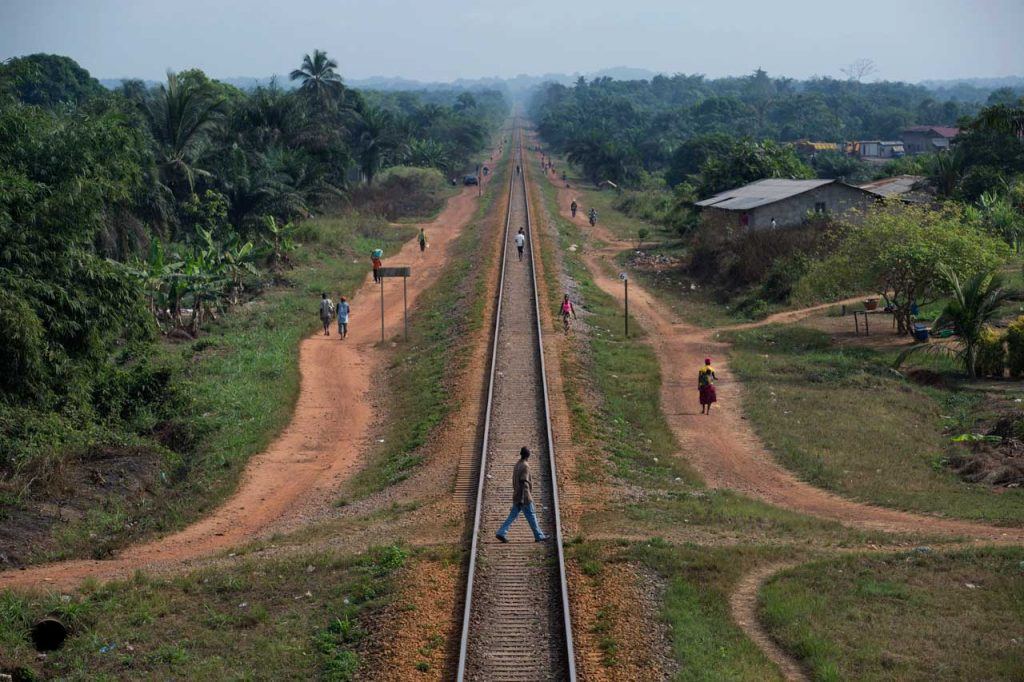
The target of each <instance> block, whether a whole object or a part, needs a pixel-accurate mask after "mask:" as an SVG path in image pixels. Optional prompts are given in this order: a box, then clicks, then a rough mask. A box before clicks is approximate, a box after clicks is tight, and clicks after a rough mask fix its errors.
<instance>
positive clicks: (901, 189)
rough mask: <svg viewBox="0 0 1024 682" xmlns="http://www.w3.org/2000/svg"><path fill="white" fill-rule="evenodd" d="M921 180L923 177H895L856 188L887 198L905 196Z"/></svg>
mask: <svg viewBox="0 0 1024 682" xmlns="http://www.w3.org/2000/svg"><path fill="white" fill-rule="evenodd" d="M923 180H924V176H923V175H897V176H895V177H892V178H882V179H881V180H875V181H874V182H868V183H865V184H863V185H858V187H860V188H861V189H866V190H867V191H869V192H871V193H872V194H877V195H879V196H883V197H887V196H889V195H891V194H906V193H907V192H909V191H911V190H913V189H914V186H915V185H917V184H918V183H920V182H922V181H923Z"/></svg>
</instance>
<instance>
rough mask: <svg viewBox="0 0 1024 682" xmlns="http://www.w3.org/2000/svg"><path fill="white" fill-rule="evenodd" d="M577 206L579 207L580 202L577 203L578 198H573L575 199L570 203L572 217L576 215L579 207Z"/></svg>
mask: <svg viewBox="0 0 1024 682" xmlns="http://www.w3.org/2000/svg"><path fill="white" fill-rule="evenodd" d="M577 208H579V204H577V203H576V200H575V199H573V200H572V203H571V204H569V210H570V211H572V217H573V218H575V217H576V209H577Z"/></svg>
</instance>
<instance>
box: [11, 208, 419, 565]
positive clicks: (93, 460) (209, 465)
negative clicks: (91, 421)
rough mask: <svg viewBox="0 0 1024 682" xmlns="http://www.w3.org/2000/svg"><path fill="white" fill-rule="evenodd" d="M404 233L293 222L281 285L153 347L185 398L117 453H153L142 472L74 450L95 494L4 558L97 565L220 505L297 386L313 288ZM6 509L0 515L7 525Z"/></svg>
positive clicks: (129, 459)
mask: <svg viewBox="0 0 1024 682" xmlns="http://www.w3.org/2000/svg"><path fill="white" fill-rule="evenodd" d="M413 234H414V231H413V230H412V228H394V227H389V226H387V224H386V223H384V222H383V220H381V219H377V218H371V217H365V216H360V215H358V214H355V213H349V214H346V215H343V216H338V217H323V218H317V219H314V220H310V221H308V222H307V223H305V224H304V225H303V226H302V231H301V234H300V241H301V242H302V244H303V246H302V248H300V249H299V250H298V251H297V252H295V254H293V261H294V267H293V268H292V269H290V270H287V271H285V272H284V273H282V274H283V277H284V278H285V279H286V281H283V282H281V283H279V284H277V285H276V286H273V287H271V288H269V289H267V290H266V291H265V292H264V293H263V294H262V295H261V296H259V297H257V298H256V299H254V300H253V301H251V302H249V303H247V304H245V305H243V306H242V307H240V308H238V309H236V310H233V311H231V313H229V314H227V315H225V316H223V317H221V318H220V319H219V320H217V321H215V322H213V323H211V324H210V325H209V326H208V327H207V328H206V329H205V330H204V333H203V335H202V336H201V337H200V338H199V339H197V340H194V341H188V342H184V343H183V342H172V341H164V342H161V343H159V344H158V345H157V346H156V348H155V349H154V351H153V356H154V357H153V359H152V361H151V362H153V363H154V364H156V365H158V366H162V367H165V368H167V371H168V372H170V373H171V374H172V375H173V376H174V377H175V379H174V382H175V385H176V386H177V387H178V391H179V392H180V393H181V394H183V395H185V396H187V400H185V401H182V402H183V407H182V411H180V412H178V413H177V414H176V415H175V416H174V417H173V418H172V419H170V420H169V421H165V422H163V423H159V424H157V425H155V426H153V427H152V428H153V432H152V435H149V436H146V437H143V438H142V439H136V440H140V442H141V445H139V446H137V447H136V449H134V450H130V451H129V452H128V455H131V453H145V452H148V451H149V450H145V449H141V448H143V447H145V446H148V447H149V448H156V451H157V452H162V453H164V454H163V455H162V457H159V458H152V457H151V458H148V459H146V460H145V465H146V466H148V467H149V468H148V469H146V468H144V467H143V464H142V462H143V460H142V458H141V457H140V456H138V454H136V455H134V456H125V457H121V458H114V457H107V458H106V459H103V458H102V454H99V455H98V454H96V453H97V452H99V453H105V452H106V451H108V450H111V449H113V450H114V451H115V452H116V453H117V454H121V453H122V450H121V449H115V446H114V445H112V444H111V442H110V441H109V440H108V441H106V443H102V442H101V443H98V444H95V445H91V446H89V447H88V448H85V449H84V450H83V451H84V452H85V453H87V454H85V455H78V456H77V457H79V458H81V460H82V461H83V464H86V465H88V466H91V467H96V471H98V472H99V473H98V474H94V475H93V478H94V479H96V481H97V483H96V485H95V486H94V487H95V488H97V489H98V492H97V493H96V497H95V499H92V500H90V501H89V503H88V504H85V505H80V506H84V511H83V512H82V513H75V514H71V515H68V516H64V515H63V512H61V514H60V516H62V517H63V518H60V520H50V522H49V525H50V526H52V531H51V533H50V536H49V537H46V536H39V535H38V531H37V535H35V536H33V535H32V534H30V533H26V534H25V535H24V536H21V537H12V538H10V539H9V540H7V542H10V543H11V546H12V549H14V550H16V551H20V550H22V548H23V547H25V546H31V547H32V549H31V550H29V551H27V552H25V553H24V554H19V558H21V559H22V560H23V563H32V562H36V561H44V560H55V559H64V558H71V557H83V556H84V557H92V558H102V557H104V556H107V555H109V554H110V553H112V552H113V551H115V550H116V549H118V548H120V547H122V546H124V545H125V544H127V543H128V542H131V541H133V540H136V539H138V538H141V537H144V536H146V535H149V534H152V533H159V532H166V531H169V530H172V529H174V528H178V527H181V526H182V525H184V524H186V523H188V522H189V521H191V520H193V519H195V518H197V517H199V516H200V515H202V514H203V513H205V512H207V511H208V510H209V509H211V508H212V507H214V506H215V505H217V504H218V503H219V502H221V501H222V500H223V499H225V497H226V496H227V495H228V494H229V493H230V492H231V491H232V490H234V488H235V487H236V485H237V482H238V477H239V475H240V474H241V472H242V470H243V468H244V466H245V463H246V462H247V461H248V459H249V458H250V457H251V456H252V455H253V454H255V453H257V452H260V451H261V450H263V449H264V448H265V447H266V446H267V445H268V444H269V442H270V441H271V440H272V439H273V438H274V436H275V435H276V434H277V433H279V432H280V430H281V429H282V428H284V426H285V425H286V424H287V422H288V420H289V418H290V416H291V412H292V407H293V405H294V401H295V399H296V397H297V395H298V389H299V368H298V345H299V341H301V340H302V339H303V338H304V337H305V336H306V335H308V334H309V333H310V332H311V331H312V330H313V329H314V328H315V327H316V326H317V325H318V319H317V316H316V302H317V300H318V299H319V293H320V292H321V291H327V292H331V294H332V296H336V294H337V292H339V291H342V292H346V293H350V292H351V291H352V290H353V289H354V288H355V287H356V286H357V285H358V283H360V282H361V281H362V280H363V278H364V277H365V275H366V270H367V269H368V266H367V263H368V261H367V259H366V257H365V255H366V254H367V253H369V251H370V250H371V249H372V248H374V247H376V246H378V245H382V246H383V247H384V248H389V247H391V246H394V245H397V244H399V243H401V242H403V241H405V240H406V239H409V238H410V237H411V236H412V235H413ZM158 440H159V443H157V441H158ZM122 447H123V446H122ZM120 459H124V460H125V462H124V463H123V464H122V463H121V462H120ZM128 467H135V468H136V469H141V471H140V473H138V476H139V477H140V480H141V482H140V483H138V484H137V486H138V488H139V490H134V491H129V493H125V492H124V491H123V490H121V489H119V488H116V487H114V486H113V483H111V481H117V480H118V477H119V476H120V477H124V476H125V474H124V471H125V469H126V468H128ZM55 470H56V471H60V469H59V468H55ZM133 472H134V469H133ZM90 482H91V481H90ZM108 486H109V487H108ZM63 487H64V488H65V489H69V490H70V493H69V494H70V495H71V496H72V497H73V496H74V495H76V494H81V489H80V488H79V486H77V485H76V480H75V479H74V478H71V480H69V481H67V482H65V483H64V484H63ZM85 487H86V486H84V485H83V486H81V488H85ZM5 502H7V501H6V500H5ZM17 504H18V501H17V500H15V501H14V504H13V505H11V506H12V507H14V509H13V511H12V510H11V508H10V507H9V508H8V509H7V516H12V517H13V518H14V519H15V520H17Z"/></svg>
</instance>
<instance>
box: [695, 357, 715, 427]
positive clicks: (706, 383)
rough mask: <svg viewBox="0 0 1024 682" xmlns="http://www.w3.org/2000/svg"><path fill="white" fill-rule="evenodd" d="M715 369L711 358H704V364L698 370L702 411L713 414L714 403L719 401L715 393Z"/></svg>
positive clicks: (702, 412) (698, 389) (698, 388)
mask: <svg viewBox="0 0 1024 682" xmlns="http://www.w3.org/2000/svg"><path fill="white" fill-rule="evenodd" d="M717 379H718V377H717V376H715V369H714V367H712V366H711V358H704V366H703V367H701V368H700V371H699V372H697V391H698V392H699V393H700V413H701V414H711V405H712V403H715V402H718V396H717V395H715V381H716V380H717Z"/></svg>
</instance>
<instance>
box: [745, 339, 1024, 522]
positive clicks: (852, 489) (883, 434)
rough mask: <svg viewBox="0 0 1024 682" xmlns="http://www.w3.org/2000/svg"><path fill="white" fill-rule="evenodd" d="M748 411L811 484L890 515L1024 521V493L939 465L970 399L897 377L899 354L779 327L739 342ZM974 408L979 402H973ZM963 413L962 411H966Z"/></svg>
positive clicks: (780, 455) (778, 453) (783, 456)
mask: <svg viewBox="0 0 1024 682" xmlns="http://www.w3.org/2000/svg"><path fill="white" fill-rule="evenodd" d="M730 338H731V339H732V340H733V341H734V342H735V345H734V347H733V351H732V359H731V364H732V367H733V369H734V371H735V372H736V374H737V375H738V376H739V377H740V379H742V380H743V382H744V386H745V388H746V391H745V397H744V405H743V407H744V411H745V413H746V414H747V415H748V416H749V418H750V420H751V422H752V424H753V425H754V427H755V429H756V430H757V432H758V434H759V435H760V436H761V438H762V440H763V441H764V443H765V444H766V445H767V446H768V448H769V449H770V450H772V452H773V453H774V454H775V456H776V457H777V458H778V460H779V461H780V462H781V463H782V464H783V465H784V466H786V467H788V468H790V469H792V470H793V471H794V472H796V473H797V474H798V475H799V476H800V477H801V478H803V479H805V480H807V481H808V482H810V483H812V484H814V485H816V486H820V487H823V488H826V489H828V490H833V491H835V492H838V493H840V494H842V495H844V496H847V497H850V498H854V499H858V500H863V501H866V502H870V503H873V504H879V505H883V506H888V507H895V508H900V509H908V510H912V511H918V512H930V513H935V514H940V515H944V516H952V517H960V518H965V519H974V520H979V521H985V522H989V523H999V524H1009V525H1020V524H1021V523H1022V522H1024V491H1022V490H1020V489H1007V490H1004V491H1001V492H997V491H994V490H992V489H990V488H989V487H987V486H983V485H978V484H970V483H966V482H963V481H962V480H961V479H959V478H958V477H957V476H956V475H955V474H954V473H952V472H951V471H949V470H948V469H946V468H944V467H943V466H941V465H938V463H939V462H941V460H942V458H943V457H945V455H946V454H947V452H948V448H949V447H950V445H949V437H948V434H945V433H944V428H945V427H946V426H947V425H952V424H954V423H957V424H959V423H965V422H969V421H970V414H967V415H960V416H959V417H957V416H956V415H957V412H956V411H957V410H958V409H959V410H961V411H962V410H968V411H969V412H970V413H973V412H974V410H976V409H977V403H975V404H974V405H973V406H971V405H966V406H965V404H964V403H963V401H964V399H963V397H962V394H959V393H955V392H952V391H938V390H934V389H925V388H921V387H918V386H915V385H913V384H910V383H908V382H906V381H904V380H902V379H900V378H899V377H898V376H896V375H895V374H893V373H892V372H890V371H889V369H888V367H889V366H890V365H891V362H892V354H891V353H889V354H883V353H879V352H877V351H874V350H871V349H867V348H856V347H836V346H833V345H832V344H831V341H830V339H829V337H828V335H827V334H824V333H823V332H819V331H816V330H813V329H809V328H806V327H800V326H790V327H780V326H769V327H763V328H760V329H754V330H749V331H744V332H737V333H735V334H732V335H730ZM968 402H970V401H968ZM958 406H959V407H958Z"/></svg>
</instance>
